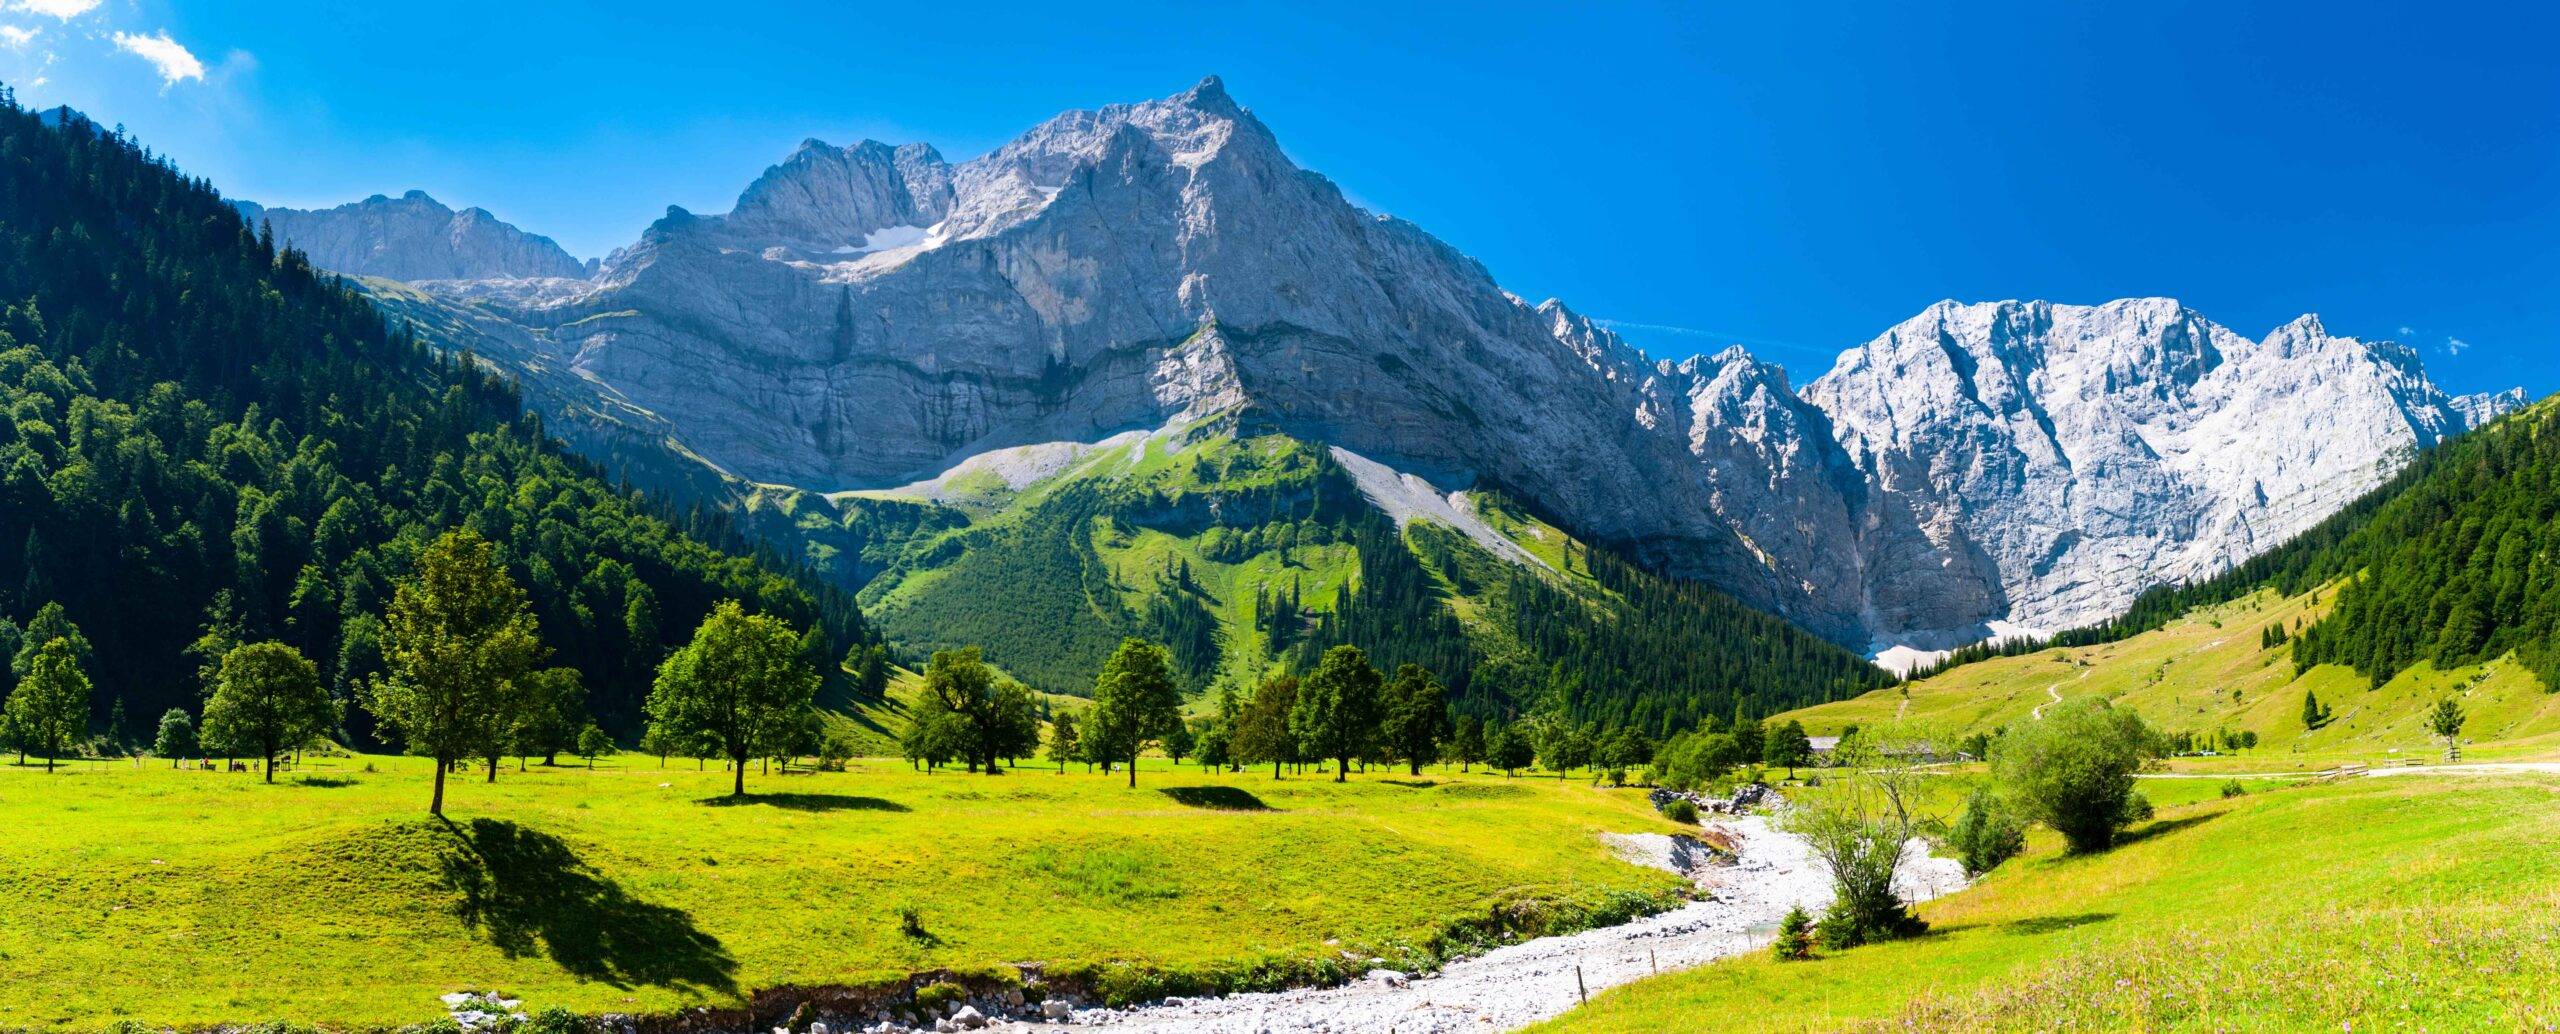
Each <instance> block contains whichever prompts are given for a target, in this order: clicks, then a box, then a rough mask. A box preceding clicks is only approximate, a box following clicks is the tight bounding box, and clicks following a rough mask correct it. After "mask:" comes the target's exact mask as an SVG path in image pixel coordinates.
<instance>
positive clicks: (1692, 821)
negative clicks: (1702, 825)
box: [1662, 797, 1698, 826]
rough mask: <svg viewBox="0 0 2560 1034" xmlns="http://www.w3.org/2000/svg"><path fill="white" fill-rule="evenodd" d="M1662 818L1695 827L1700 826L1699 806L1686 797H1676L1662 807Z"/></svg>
mask: <svg viewBox="0 0 2560 1034" xmlns="http://www.w3.org/2000/svg"><path fill="white" fill-rule="evenodd" d="M1662 817H1664V818H1667V819H1670V820H1671V821H1673V822H1679V823H1685V824H1687V825H1692V826H1694V825H1697V824H1698V806H1697V804H1696V803H1695V802H1692V801H1690V800H1689V799H1688V798H1686V797H1674V798H1672V799H1671V803H1669V804H1665V805H1663V806H1662Z"/></svg>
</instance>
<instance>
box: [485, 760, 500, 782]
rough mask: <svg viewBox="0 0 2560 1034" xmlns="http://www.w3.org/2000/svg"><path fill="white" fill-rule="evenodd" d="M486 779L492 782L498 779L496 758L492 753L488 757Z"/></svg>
mask: <svg viewBox="0 0 2560 1034" xmlns="http://www.w3.org/2000/svg"><path fill="white" fill-rule="evenodd" d="M487 781H488V782H492V783H494V782H497V781H498V759H497V758H496V757H495V756H494V755H493V756H491V757H490V758H489V778H488V780H487Z"/></svg>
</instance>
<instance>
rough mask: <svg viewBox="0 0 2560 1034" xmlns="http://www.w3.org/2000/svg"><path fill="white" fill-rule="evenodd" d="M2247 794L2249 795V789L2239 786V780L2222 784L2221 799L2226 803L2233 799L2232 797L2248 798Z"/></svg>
mask: <svg viewBox="0 0 2560 1034" xmlns="http://www.w3.org/2000/svg"><path fill="white" fill-rule="evenodd" d="M2248 793H2249V788H2248V787H2245V786H2242V785H2240V781H2239V780H2237V779H2233V780H2229V781H2226V782H2224V783H2223V784H2222V799H2223V800H2226V801H2227V800H2230V799H2232V798H2234V797H2245V796H2248Z"/></svg>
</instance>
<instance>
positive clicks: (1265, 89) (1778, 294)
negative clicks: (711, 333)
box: [0, 0, 2560, 394]
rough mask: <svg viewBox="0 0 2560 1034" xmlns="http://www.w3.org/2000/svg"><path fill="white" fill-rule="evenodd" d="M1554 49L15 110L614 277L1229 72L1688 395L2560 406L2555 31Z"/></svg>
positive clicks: (104, 32)
mask: <svg viewBox="0 0 2560 1034" xmlns="http://www.w3.org/2000/svg"><path fill="white" fill-rule="evenodd" d="M1567 6H1568V5H1524V6H1509V5H1504V4H1499V3H1470V4H1463V5H1404V4H1396V3H1387V2H1368V3H1360V4H1356V5H1341V6H1337V7H1334V8H1333V9H1332V10H1331V11H1330V13H1324V12H1316V13H1310V11H1309V10H1301V9H1299V8H1311V7H1312V5H1277V4H1275V5H1254V4H1234V5H1204V4H1166V5H1138V4H1073V5H1059V4H1051V3H1043V4H992V5H975V4H969V3H961V2H945V3H938V4H897V5H855V4H845V3H760V2H755V0H730V2H727V3H722V4H716V5H714V4H703V3H699V2H679V0H620V2H614V3H586V2H574V3H573V2H553V0H511V2H506V3H495V2H483V0H445V2H441V3H438V4H434V5H387V4H344V3H336V2H331V3H320V2H285V0H262V2H241V0H218V2H217V0H0V80H5V81H7V82H9V83H11V84H12V85H14V86H16V87H17V88H18V90H19V96H20V99H21V100H22V101H23V102H26V103H30V104H43V105H51V104H56V103H68V104H71V105H73V106H75V107H78V108H81V109H83V110H85V111H88V112H90V113H91V114H92V115H93V116H95V117H97V118H99V119H100V120H101V121H103V122H107V123H110V124H112V123H117V122H121V123H123V124H125V125H126V126H127V127H128V128H129V129H130V130H131V131H133V132H134V133H136V134H137V135H139V136H140V137H141V138H142V139H143V140H144V141H145V142H146V143H148V144H150V145H152V146H153V147H155V148H157V149H158V150H160V151H162V152H163V153H166V154H169V155H171V156H173V157H175V158H176V159H177V160H178V161H179V162H180V164H181V165H182V166H184V167H185V168H186V169H188V170H189V171H191V172H194V173H197V174H201V175H205V176H208V177H210V178H211V179H212V180H213V181H214V182H215V183H216V184H217V185H219V186H221V187H222V188H223V189H224V190H225V191H226V192H228V193H230V194H232V195H234V196H239V197H246V198H251V199H254V200H258V201H262V202H266V203H270V204H287V205H313V204H331V203H337V202H342V201H347V200H353V199H355V198H359V197H362V196H364V195H366V194H371V193H377V192H379V193H393V194H396V193H398V192H400V191H402V190H406V189H409V188H412V187H416V188H423V189H425V190H427V191H429V192H430V193H433V194H435V195H436V196H437V197H438V198H440V199H442V200H444V201H446V202H447V203H450V204H454V205H456V206H457V207H459V206H462V205H469V204H476V205H480V206H483V207H486V208H489V209H490V210H492V211H494V212H496V213H497V214H498V215H499V216H501V217H502V218H505V219H507V220H509V221H512V222H515V223H517V224H519V225H522V226H524V227H526V228H528V229H531V230H535V231H537V232H541V233H547V234H550V235H551V236H553V237H555V238H557V239H559V240H560V241H561V242H562V243H563V244H565V245H567V246H568V247H569V248H570V249H571V250H572V251H574V252H577V253H578V254H580V255H581V256H588V255H596V254H600V253H602V252H604V251H606V250H609V249H611V248H613V247H615V246H617V245H620V244H622V243H626V242H628V241H629V240H631V239H632V238H633V237H634V236H635V235H636V234H637V233H638V232H639V230H640V228H641V227H642V226H644V225H646V224H647V222H648V221H649V220H650V219H652V218H654V217H656V216H657V215H658V214H659V213H661V212H662V211H664V208H665V206H666V205H668V204H682V205H684V206H686V207H688V208H692V209H695V210H697V211H723V210H726V209H727V208H728V206H729V204H730V203H731V201H733V200H734V199H735V197H736V194H737V191H738V190H739V188H741V187H743V186H744V185H745V184H746V183H747V181H748V180H750V179H751V178H753V177H754V175H755V174H756V173H757V172H758V171H760V170H761V169H762V168H763V167H764V166H765V165H767V164H769V163H771V162H772V161H774V160H777V159H779V158H780V157H781V156H783V155H784V154H786V153H787V152H788V151H789V150H790V148H791V147H792V146H793V145H795V144H796V143H798V142H799V141H800V140H801V139H802V138H804V137H810V136H816V137H820V138H823V139H826V140H829V141H834V142H838V143H843V142H850V141H852V140H855V139H859V138H861V137H865V136H870V137H875V138H878V139H882V140H887V141H891V142H904V141H909V140H926V141H930V142H932V143H934V144H935V145H936V146H938V147H940V148H941V149H942V150H943V152H944V154H946V155H947V156H949V157H951V158H953V159H954V160H958V159H962V158H966V157H968V156H971V155H974V154H976V153H978V152H981V151H983V150H985V149H987V148H989V147H991V146H993V145H995V144H997V143H999V142H1001V141H1003V140H1004V139H1006V138H1008V137H1010V136H1011V135H1013V134H1014V133H1016V132H1018V131H1020V130H1021V129H1023V128H1026V127H1028V126H1030V125H1031V124H1032V123H1034V122H1036V121H1038V120H1040V119H1042V118H1045V117H1047V116H1049V115H1051V114H1054V113H1055V112H1057V111H1060V110H1064V109H1067V108H1075V107H1091V106H1096V105H1100V104H1105V103H1110V102H1114V101H1128V100H1139V99H1144V98H1148V97H1155V96H1162V95H1165V94H1170V93H1173V92H1176V91H1179V90H1181V89H1183V88H1184V87H1186V86H1188V85H1189V84H1190V83H1192V82H1193V81H1195V80H1197V79H1198V78H1199V77H1200V76H1201V75H1204V74H1207V73H1212V72H1214V73H1217V74H1219V75H1221V76H1223V77H1224V78H1225V80H1226V83H1227V86H1228V89H1229V92H1231V93H1233V94H1234V95H1235V96H1236V98H1237V99H1238V100H1239V101H1241V102H1242V103H1244V104H1246V105H1247V106H1249V107H1252V108H1253V109H1254V110H1255V111H1256V112H1257V114H1259V115H1260V116H1261V117H1262V118H1263V120H1264V121H1265V122H1267V123H1269V124H1270V125H1271V126H1272V128H1273V129H1274V131H1275V132H1277V133H1278V134H1279V136H1280V139H1281V141H1282V142H1283V144H1284V145H1285V146H1286V147H1287V148H1288V149H1289V151H1290V153H1291V154H1292V155H1293V156H1295V157H1296V158H1297V159H1298V161H1299V162H1300V163H1301V164H1303V165H1306V166H1308V167H1310V168H1313V169H1316V170H1318V171H1321V172H1323V173H1325V174H1326V175H1328V176H1331V177H1332V178H1333V179H1335V180H1336V181H1337V182H1339V183H1340V184H1341V185H1342V186H1343V188H1344V189H1345V191H1347V192H1348V193H1349V194H1350V195H1352V196H1353V197H1354V198H1356V199H1358V200H1360V201H1361V202H1362V203H1364V204H1367V205H1368V206H1370V207H1372V208H1376V209H1379V210H1382V211H1387V212H1392V213H1394V214H1396V215H1399V216H1403V217H1406V218H1409V219H1412V220H1414V221H1416V222H1418V223H1420V224H1422V225H1423V226H1425V227H1427V228H1429V229H1431V230H1432V231H1433V232H1435V233H1437V234H1439V235H1440V236H1442V237H1443V238H1446V239H1447V240H1449V241H1451V242H1452V243H1454V244H1456V245H1457V246H1458V247H1460V248H1462V249H1464V250H1466V251H1467V252H1469V253H1471V254H1473V255H1475V256H1476V257H1478V258H1480V259H1482V260H1483V261H1484V262H1485V263H1486V264H1487V265H1488V266H1489V267H1491V268H1492V270H1493V271H1494V273H1495V275H1496V276H1498V277H1499V278H1500V279H1501V280H1502V281H1503V282H1504V284H1505V285H1506V286H1508V287H1510V288H1511V289H1512V290H1514V291H1516V292H1518V293H1520V294H1522V295H1526V296H1529V297H1531V298H1539V297H1545V296H1549V295H1554V296H1560V297H1563V298H1564V299H1566V300H1567V301H1568V302H1569V303H1571V304H1572V305H1574V306H1575V307H1576V308H1578V309H1581V310H1583V311H1585V312H1588V313H1591V314H1593V315H1596V316H1601V317H1605V318H1609V319H1612V320H1616V321H1620V322H1621V323H1622V324H1623V325H1624V327H1623V329H1625V330H1626V331H1627V333H1628V334H1629V335H1630V336H1631V337H1633V338H1635V339H1636V340H1637V341H1638V342H1639V343H1641V344H1644V345H1645V346H1647V347H1648V348H1649V349H1651V350H1652V351H1654V352H1655V353H1656V354H1659V355H1679V354H1686V353H1688V352H1693V351H1700V350H1710V349H1713V348H1716V347H1720V346H1722V345H1723V344H1726V343H1731V342H1741V343H1744V344H1747V345H1750V346H1751V347H1752V348H1753V349H1754V351H1756V352H1758V353H1760V354H1761V355H1763V356H1765V357H1768V358H1770V359H1773V360H1776V361H1779V362H1782V363H1785V364H1786V365H1787V366H1788V367H1789V368H1790V369H1791V370H1793V371H1795V372H1796V374H1797V377H1798V379H1799V380H1802V379H1810V378H1811V377H1812V376H1814V375H1815V374H1817V373H1819V372H1820V371H1821V370H1822V369H1824V368H1826V367H1827V366H1828V365H1829V359H1830V357H1831V356H1832V355H1833V354H1834V353H1836V352H1837V351H1838V350H1839V349H1840V348H1842V347H1845V346H1848V345H1850V344H1854V343H1856V342H1858V341H1862V340H1865V339H1866V338H1869V337H1872V336H1873V335H1875V334H1876V333H1877V332H1879V331H1881V330H1883V329H1884V328H1885V327H1887V326H1890V325H1891V324H1893V323H1895V322H1897V321H1899V320H1901V319H1903V318H1905V317H1907V316H1909V315H1910V314H1912V313H1913V312H1916V311H1918V310H1919V309H1920V308H1922V307H1923V306H1926V305H1927V304H1929V303H1930V302H1933V301H1936V300H1937V299H1940V298H1946V297H1953V298H1958V299H1963V300H1983V299H1998V298H2038V297H2040V298H2051V299H2055V300H2061V301H2074V302H2094V301H2100V300H2104V299H2108V298H2115V297H2122V296H2128V295H2149V294H2162V295H2172V296H2175V297H2178V298H2181V299H2183V300H2185V301H2187V302H2188V303H2189V304H2190V305H2193V306H2195V307H2196V308H2198V309H2200V310H2202V311H2204V312H2205V313H2207V314H2208V315H2210V316H2212V317H2214V318H2216V319H2218V320H2220V321H2222V322H2224V323H2226V324H2229V325H2231V326H2232V327H2233V328H2235V329H2237V330H2239V331H2241V332H2242V333H2245V334H2249V335H2252V336H2256V335H2261V334H2264V333H2265V332H2266V331H2268V330H2269V329H2271V328H2273V327H2275V326H2276V325H2278V324H2280V323H2282V322H2284V321H2285V320H2288V319H2290V318H2292V317H2293V316H2295V315H2297V314H2299V313H2302V312H2307V311H2317V312H2319V313H2321V314H2322V315H2323V316H2324V317H2325V318H2326V320H2327V322H2328V325H2329V327H2330V328H2331V330H2332V331H2334V332H2338V333H2350V334H2356V335H2359V336H2366V337H2394V338H2399V339H2401V340H2405V341H2409V342H2411V343H2413V344H2415V345H2417V346H2419V347H2420V348H2421V349H2422V350H2423V351H2424V354H2425V357H2426V361H2427V364H2428V366H2429V369H2430V370H2431V371H2432V373H2433V374H2434V376H2435V377H2436V379H2437V380H2438V381H2439V382H2440V383H2443V384H2445V385H2446V386H2447V387H2448V388H2451V389H2454V390H2461V391H2471V390H2481V389H2488V388H2496V387H2504V386H2508V385H2514V384H2522V385H2524V386H2526V387H2527V388H2528V389H2529V390H2531V391H2533V392H2535V393H2536V394H2542V393H2547V392H2551V391H2554V390H2560V57H2555V56H2554V54H2553V49H2554V48H2553V41H2554V40H2555V39H2560V15H2553V14H2546V13H2540V12H2537V11H2534V10H2530V9H2529V8H2531V7H2535V6H2539V5H2521V4H2506V5H2495V6H2492V5H2480V6H2472V5H2468V4H2465V3H2461V2H2438V3H2430V4H2423V5H2421V4H2408V5H2398V6H2396V7H2382V6H2368V5H2364V4H2359V3H2355V2H2352V0H2349V2H2338V3H2320V4H2312V3H2304V4H2246V3H2230V2H2223V3H2195V4H2182V3H2156V4H2145V5H2113V6H2118V7H2122V8H2125V9H2123V10H2100V9H2099V7H2100V5H2083V4H2053V3H2049V2H2048V3H2034V4H2025V3H2019V4H2009V3H1979V4H1966V5H1960V6H1962V7H1963V8H1964V9H1963V10H1962V11H1960V12H1954V13H1950V12H1944V11H1925V10H1921V9H1920V8H1921V7H1922V6H1923V5H1891V6H1887V5H1882V4H1876V5H1859V6H1856V7H1852V6H1848V5H1839V6H1834V5H1825V4H1714V5H1707V4H1677V5H1673V4H1663V5H1654V4H1634V5H1616V6H1608V7H1601V6H1597V5H1594V6H1590V7H1588V8H1586V9H1581V10H1574V11H1572V12H1571V13H1570V14H1566V13H1562V12H1563V10H1564V9H1565V8H1566V7H1567ZM1213 7H1214V8H1216V9H1215V10H1212V8H1213ZM2404 328H2405V329H2404Z"/></svg>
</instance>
